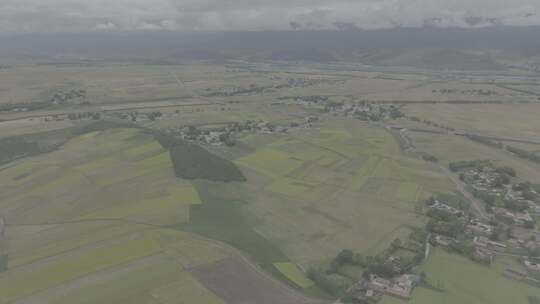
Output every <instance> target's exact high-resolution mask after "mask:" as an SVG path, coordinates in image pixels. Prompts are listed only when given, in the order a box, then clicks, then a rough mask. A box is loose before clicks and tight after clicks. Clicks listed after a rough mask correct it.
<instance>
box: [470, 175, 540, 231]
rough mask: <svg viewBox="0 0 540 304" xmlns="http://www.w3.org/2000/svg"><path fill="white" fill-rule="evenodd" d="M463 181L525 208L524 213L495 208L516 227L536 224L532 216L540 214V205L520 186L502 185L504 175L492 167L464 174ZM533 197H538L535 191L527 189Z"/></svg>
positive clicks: (497, 212)
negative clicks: (525, 193)
mask: <svg viewBox="0 0 540 304" xmlns="http://www.w3.org/2000/svg"><path fill="white" fill-rule="evenodd" d="M462 179H463V180H464V181H467V182H468V184H469V186H470V187H471V188H472V189H473V190H474V191H477V192H480V193H486V194H487V195H491V196H493V197H497V198H500V199H501V200H502V201H508V202H515V203H517V204H520V205H522V206H525V207H524V208H523V209H524V210H523V211H516V210H510V209H508V208H504V207H493V212H494V213H495V214H496V215H498V216H500V217H502V218H505V219H507V220H509V221H510V222H512V223H514V224H515V225H520V226H525V225H527V224H531V223H533V222H534V220H533V217H532V216H531V214H533V215H536V214H540V205H539V204H538V202H536V201H535V200H533V199H529V198H525V195H524V190H523V189H520V187H519V184H514V183H501V182H500V181H501V180H502V179H503V177H502V174H501V173H499V172H497V171H496V170H495V169H494V168H492V167H490V166H484V167H481V168H474V169H470V170H467V171H465V172H464V173H463V175H462ZM527 191H528V192H529V193H530V194H531V195H533V196H538V193H537V192H536V191H535V190H534V189H527Z"/></svg>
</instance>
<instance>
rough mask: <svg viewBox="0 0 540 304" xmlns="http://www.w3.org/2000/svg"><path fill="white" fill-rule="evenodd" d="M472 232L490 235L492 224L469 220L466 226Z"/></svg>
mask: <svg viewBox="0 0 540 304" xmlns="http://www.w3.org/2000/svg"><path fill="white" fill-rule="evenodd" d="M467 228H469V230H471V231H472V233H473V234H475V235H476V234H478V235H484V236H490V235H491V233H492V232H493V226H491V225H488V224H485V223H482V222H480V221H479V220H476V219H474V220H471V222H470V224H469V225H468V226H467Z"/></svg>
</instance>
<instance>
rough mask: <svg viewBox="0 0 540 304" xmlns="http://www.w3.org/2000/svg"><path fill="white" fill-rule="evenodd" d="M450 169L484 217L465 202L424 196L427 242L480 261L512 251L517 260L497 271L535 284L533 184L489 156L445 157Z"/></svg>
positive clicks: (539, 236)
mask: <svg viewBox="0 0 540 304" xmlns="http://www.w3.org/2000/svg"><path fill="white" fill-rule="evenodd" d="M450 169H451V170H452V171H453V172H454V173H456V174H459V178H460V180H461V181H463V183H464V184H465V185H466V187H467V189H468V190H469V191H470V192H471V193H472V194H473V195H474V197H475V198H477V199H479V200H481V201H482V202H483V203H484V204H485V209H486V211H487V213H488V214H489V218H487V219H480V218H478V217H476V216H475V215H474V212H472V210H470V208H468V207H464V206H463V205H461V206H456V204H452V203H450V202H445V201H441V200H438V199H434V198H432V199H430V200H428V201H427V202H426V207H427V209H428V211H427V215H428V216H429V217H430V218H431V220H430V223H428V225H427V230H428V231H430V232H431V233H432V237H431V243H432V244H433V245H435V246H440V247H443V248H446V249H447V250H450V251H452V252H456V253H459V254H462V255H465V256H467V257H469V258H471V259H472V260H474V261H476V262H479V263H482V264H485V265H491V264H492V263H493V262H494V260H495V259H496V258H497V257H498V256H509V257H514V258H516V259H517V260H519V264H520V265H521V266H520V267H517V266H510V267H508V268H506V269H505V270H504V272H503V273H502V275H504V276H506V277H508V278H511V279H514V280H519V281H522V282H526V283H528V284H532V285H534V286H540V281H539V279H540V266H539V262H540V232H539V231H538V230H537V229H536V224H535V218H536V217H537V216H538V210H539V206H540V200H539V196H538V192H537V189H535V188H534V187H533V186H532V185H531V184H530V183H529V182H515V181H514V180H515V179H516V178H517V176H516V173H515V171H514V170H513V169H512V168H509V167H495V166H494V165H493V164H491V162H489V161H465V162H456V163H451V164H450ZM463 231H464V232H465V234H463V233H462V232H463Z"/></svg>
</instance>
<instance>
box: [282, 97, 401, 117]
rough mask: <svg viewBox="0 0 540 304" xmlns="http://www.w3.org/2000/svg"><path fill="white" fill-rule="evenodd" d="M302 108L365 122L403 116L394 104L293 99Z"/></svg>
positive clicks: (326, 99) (326, 98)
mask: <svg viewBox="0 0 540 304" xmlns="http://www.w3.org/2000/svg"><path fill="white" fill-rule="evenodd" d="M291 99H292V100H294V101H295V102H296V103H297V104H300V105H302V106H306V107H311V108H317V109H319V110H322V111H325V112H328V113H331V114H334V115H340V116H347V117H354V118H357V119H360V120H365V121H383V120H389V119H395V118H398V117H401V116H403V114H402V113H401V111H400V109H399V107H397V106H395V105H393V104H385V103H370V102H367V101H340V102H335V101H330V100H329V98H328V97H326V96H300V97H293V98H291Z"/></svg>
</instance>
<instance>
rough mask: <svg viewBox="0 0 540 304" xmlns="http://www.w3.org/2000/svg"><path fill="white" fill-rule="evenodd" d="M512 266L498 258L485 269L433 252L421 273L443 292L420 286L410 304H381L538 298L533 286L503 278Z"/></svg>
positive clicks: (479, 303) (388, 303)
mask: <svg viewBox="0 0 540 304" xmlns="http://www.w3.org/2000/svg"><path fill="white" fill-rule="evenodd" d="M514 265H515V262H511V261H509V260H507V259H504V258H501V259H500V260H498V261H497V262H496V263H495V264H494V265H492V266H491V267H486V266H483V265H480V264H476V263H475V262H472V261H470V260H469V259H467V258H464V257H461V256H458V255H454V254H450V253H447V252H445V251H443V250H435V251H434V252H433V254H432V256H430V258H429V260H428V262H427V263H426V264H425V265H423V266H422V270H423V271H425V272H426V274H427V280H428V281H429V282H430V283H431V284H433V285H435V286H437V285H440V286H442V288H443V289H444V292H438V291H433V290H430V289H426V288H422V287H420V288H417V289H415V291H414V292H413V300H411V301H400V300H396V299H394V298H390V297H385V298H384V300H383V301H382V302H381V303H383V304H394V303H415V304H416V303H418V304H424V303H426V304H427V303H442V304H451V303H452V304H453V303H463V304H473V303H474V304H488V303H493V304H499V303H500V304H503V303H505V304H506V303H523V304H527V303H529V302H528V300H527V298H528V297H530V296H534V297H540V290H539V289H538V288H537V287H532V286H528V285H526V284H524V283H521V282H517V281H513V280H510V279H507V278H505V277H503V275H502V272H503V271H504V269H505V268H506V267H515V266H514Z"/></svg>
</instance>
